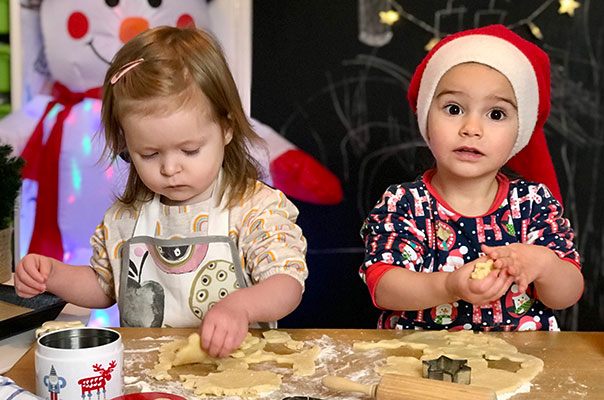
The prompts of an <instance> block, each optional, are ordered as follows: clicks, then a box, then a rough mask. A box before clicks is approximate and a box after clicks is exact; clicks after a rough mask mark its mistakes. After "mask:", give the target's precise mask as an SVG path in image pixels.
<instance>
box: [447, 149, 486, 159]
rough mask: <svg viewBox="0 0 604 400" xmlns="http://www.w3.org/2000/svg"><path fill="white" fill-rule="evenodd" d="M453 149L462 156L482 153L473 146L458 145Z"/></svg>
mask: <svg viewBox="0 0 604 400" xmlns="http://www.w3.org/2000/svg"><path fill="white" fill-rule="evenodd" d="M454 151H455V153H457V154H459V155H462V156H470V157H478V156H482V155H483V154H482V153H481V152H480V151H479V150H478V149H475V148H474V147H459V148H457V149H455V150H454Z"/></svg>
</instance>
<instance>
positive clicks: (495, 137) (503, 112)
mask: <svg viewBox="0 0 604 400" xmlns="http://www.w3.org/2000/svg"><path fill="white" fill-rule="evenodd" d="M427 133H428V143H429V145H430V149H431V150H432V153H433V155H434V158H435V159H436V165H437V171H438V173H442V172H446V173H447V174H448V175H450V176H457V177H459V178H475V177H483V176H487V175H490V174H493V175H494V174H496V173H497V171H499V169H500V168H501V166H503V165H504V164H505V162H506V160H507V158H508V156H509V154H510V152H511V151H512V148H513V147H514V143H515V141H516V137H517V136H518V112H517V107H516V96H515V95H514V90H513V89H512V86H511V84H510V83H509V81H508V80H507V79H506V78H505V76H503V75H502V74H501V73H500V72H498V71H497V70H495V69H492V68H490V67H487V66H485V65H481V64H476V63H466V64H460V65H457V66H455V67H453V68H451V69H450V70H449V71H448V72H447V73H446V74H445V75H443V77H442V79H441V80H440V82H439V83H438V86H437V87H436V91H435V93H434V99H433V100H432V104H431V105H430V110H429V112H428V126H427Z"/></svg>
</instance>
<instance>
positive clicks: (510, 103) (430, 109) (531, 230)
mask: <svg viewBox="0 0 604 400" xmlns="http://www.w3.org/2000/svg"><path fill="white" fill-rule="evenodd" d="M549 79H550V77H549V59H548V56H547V54H545V52H543V51H542V50H541V49H539V47H537V46H536V45H534V44H532V43H530V42H528V41H526V40H524V39H522V38H521V37H519V36H518V35H516V34H515V33H513V32H512V31H510V30H509V29H507V28H505V27H504V26H502V25H493V26H488V27H484V28H479V29H472V30H468V31H464V32H460V33H457V34H454V35H450V36H448V37H446V38H445V39H443V40H441V41H440V43H438V44H437V45H436V46H435V47H434V48H433V49H432V50H431V51H430V52H429V53H428V55H427V56H426V57H425V59H424V60H423V61H422V62H421V64H420V65H419V66H418V68H417V70H416V71H415V74H414V76H413V78H412V80H411V83H410V86H409V93H408V95H409V101H410V103H411V107H412V108H413V110H414V111H415V112H416V114H417V120H418V125H419V131H420V133H421V135H422V137H423V138H424V139H425V140H426V142H427V144H428V147H429V148H430V150H431V152H432V155H433V156H434V159H435V162H436V166H435V168H433V169H430V170H428V171H426V172H425V173H424V174H423V175H422V176H421V177H419V178H418V179H417V180H416V181H414V182H410V183H404V184H399V185H393V186H391V187H389V188H388V189H387V190H386V192H385V193H384V195H383V196H382V198H381V200H380V201H379V202H378V203H377V204H376V206H375V208H374V209H373V210H372V211H371V212H370V214H369V217H368V218H367V220H366V221H365V223H364V225H363V228H362V230H361V235H362V237H363V239H364V241H365V246H366V251H365V262H364V263H363V265H362V266H361V268H360V274H361V277H362V278H363V279H364V280H365V282H366V283H367V286H368V288H369V291H370V293H371V297H372V299H373V302H374V304H375V305H376V306H377V307H378V308H381V309H382V310H384V311H383V313H382V316H381V317H380V319H379V322H378V327H380V328H399V329H413V328H415V329H452V330H456V329H471V330H485V331H487V330H505V331H507V330H518V328H519V326H520V321H521V319H522V318H525V319H526V317H532V318H533V319H534V317H537V318H538V320H539V321H541V323H540V324H539V325H535V327H538V328H539V329H544V330H548V329H550V328H551V329H557V322H556V320H555V317H554V314H553V311H552V309H561V308H566V307H569V306H571V305H573V304H574V303H575V302H577V300H578V299H579V297H580V295H581V293H582V290H583V276H582V274H581V270H580V260H579V254H578V252H577V250H576V248H575V246H574V244H573V242H572V240H573V237H574V234H573V231H572V229H571V227H570V224H569V221H568V220H567V219H565V218H563V217H562V206H561V199H560V191H559V189H558V183H557V180H556V175H555V172H554V169H553V166H552V162H551V158H550V155H549V152H548V149H547V144H546V142H545V137H544V134H543V125H544V123H545V120H546V118H547V116H548V113H549V108H550V99H549V97H550V80H549ZM504 165H507V166H509V167H511V168H512V169H513V170H515V172H517V173H519V174H520V175H521V176H523V177H524V178H523V179H522V178H509V177H508V176H506V175H504V174H502V173H501V172H500V170H501V168H502V167H503V166H504ZM460 249H463V251H460ZM452 254H462V257H463V261H462V262H460V263H455V266H454V268H450V267H451V263H447V258H448V257H450V256H451V255H452ZM488 259H490V260H492V261H493V266H494V269H493V270H492V271H491V272H490V273H489V274H488V276H486V278H484V279H480V280H479V279H471V274H472V271H473V270H474V268H475V266H476V264H477V263H478V262H486V261H487V260H488ZM451 269H453V270H452V271H451ZM418 272H421V273H418ZM513 284H514V285H513ZM512 286H514V287H515V288H516V290H515V291H511V290H510V288H511V287H512ZM516 300H517V301H516ZM520 300H522V304H523V306H522V307H516V306H515V304H516V303H518V301H520ZM446 304H450V305H452V306H454V307H456V312H454V313H452V315H455V317H454V318H446V319H442V318H433V316H434V315H435V313H434V312H433V311H434V310H435V309H438V307H441V306H442V305H446Z"/></svg>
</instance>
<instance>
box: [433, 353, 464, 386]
mask: <svg viewBox="0 0 604 400" xmlns="http://www.w3.org/2000/svg"><path fill="white" fill-rule="evenodd" d="M467 362H468V360H453V359H451V358H449V357H447V356H440V357H438V358H436V359H434V360H423V361H422V370H423V371H422V372H423V373H422V375H423V376H424V378H428V379H435V380H439V381H446V382H455V383H461V384H464V385H469V384H470V372H471V368H470V367H468V366H467V365H466V363H467Z"/></svg>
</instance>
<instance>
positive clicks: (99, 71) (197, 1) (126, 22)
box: [40, 0, 208, 92]
mask: <svg viewBox="0 0 604 400" xmlns="http://www.w3.org/2000/svg"><path fill="white" fill-rule="evenodd" d="M207 17H208V13H207V8H206V1H205V0H204V1H201V0H44V1H43V2H42V4H41V7H40V20H41V24H42V35H43V37H44V51H45V55H46V58H47V61H48V68H49V70H50V73H51V75H52V77H53V79H55V80H57V81H59V82H61V83H62V84H63V85H65V86H67V87H68V88H69V89H71V90H72V91H75V92H82V91H86V90H88V89H91V88H95V87H100V86H102V84H103V80H104V77H105V72H106V71H107V68H108V66H109V63H110V62H111V59H112V58H113V56H114V55H115V53H116V52H117V51H118V50H119V49H120V47H122V45H123V44H124V43H126V42H127V41H128V40H130V39H132V38H133V37H134V36H136V35H137V34H138V33H140V32H142V31H144V30H147V29H149V28H154V27H157V26H160V25H170V26H178V27H187V26H196V27H199V28H207V27H208V22H207Z"/></svg>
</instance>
